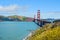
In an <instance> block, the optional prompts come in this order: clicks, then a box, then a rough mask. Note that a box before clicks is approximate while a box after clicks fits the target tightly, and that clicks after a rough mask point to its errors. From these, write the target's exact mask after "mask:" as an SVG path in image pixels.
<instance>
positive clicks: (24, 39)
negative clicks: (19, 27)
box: [23, 32, 34, 40]
mask: <svg viewBox="0 0 60 40" xmlns="http://www.w3.org/2000/svg"><path fill="white" fill-rule="evenodd" d="M33 33H34V32H30V33H29V34H28V35H27V36H26V37H25V38H23V40H27V38H28V37H30V36H31V35H32V34H33Z"/></svg>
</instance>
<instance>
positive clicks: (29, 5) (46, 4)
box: [0, 0, 60, 19]
mask: <svg viewBox="0 0 60 40" xmlns="http://www.w3.org/2000/svg"><path fill="white" fill-rule="evenodd" d="M37 10H40V12H41V18H55V19H56V18H57V19H58V18H60V0H0V15H4V16H8V15H21V16H27V17H34V15H36V14H37Z"/></svg>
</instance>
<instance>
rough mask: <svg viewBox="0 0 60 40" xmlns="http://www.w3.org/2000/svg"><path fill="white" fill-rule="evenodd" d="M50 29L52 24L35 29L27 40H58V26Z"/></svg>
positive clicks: (59, 36)
mask: <svg viewBox="0 0 60 40" xmlns="http://www.w3.org/2000/svg"><path fill="white" fill-rule="evenodd" d="M54 25H55V24H54ZM52 27H53V26H52V24H46V25H44V26H43V27H42V28H39V29H37V30H36V31H35V33H33V35H32V36H30V37H28V38H27V40H60V26H59V25H57V26H54V27H53V28H52Z"/></svg>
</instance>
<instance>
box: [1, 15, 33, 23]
mask: <svg viewBox="0 0 60 40" xmlns="http://www.w3.org/2000/svg"><path fill="white" fill-rule="evenodd" d="M0 21H30V22H31V21H33V18H31V17H25V16H18V15H13V16H7V17H5V16H0Z"/></svg>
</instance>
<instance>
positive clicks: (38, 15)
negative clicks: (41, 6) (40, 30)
mask: <svg viewBox="0 0 60 40" xmlns="http://www.w3.org/2000/svg"><path fill="white" fill-rule="evenodd" d="M37 21H39V22H40V10H38V12H37Z"/></svg>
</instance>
